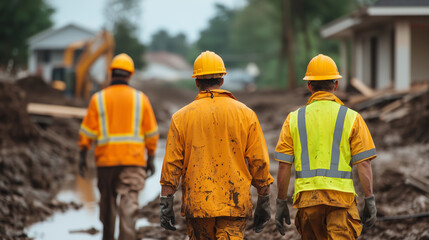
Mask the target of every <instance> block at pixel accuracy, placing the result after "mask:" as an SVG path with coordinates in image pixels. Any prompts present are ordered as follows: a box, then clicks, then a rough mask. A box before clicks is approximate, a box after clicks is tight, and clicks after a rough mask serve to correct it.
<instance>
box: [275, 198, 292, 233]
mask: <svg viewBox="0 0 429 240" xmlns="http://www.w3.org/2000/svg"><path fill="white" fill-rule="evenodd" d="M283 221H286V224H287V225H290V215H289V208H288V207H287V199H285V200H282V199H278V198H277V199H276V227H277V231H279V233H280V234H281V235H285V227H284V225H283Z"/></svg>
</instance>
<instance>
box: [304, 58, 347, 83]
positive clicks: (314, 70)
mask: <svg viewBox="0 0 429 240" xmlns="http://www.w3.org/2000/svg"><path fill="white" fill-rule="evenodd" d="M340 78H342V76H341V75H340V73H339V72H338V68H337V65H336V64H335V62H334V60H332V58H330V57H328V56H326V55H323V54H319V55H317V56H315V57H314V58H313V59H311V61H310V63H309V64H308V67H307V72H306V73H305V77H304V80H306V81H318V80H319V81H321V80H334V79H340Z"/></svg>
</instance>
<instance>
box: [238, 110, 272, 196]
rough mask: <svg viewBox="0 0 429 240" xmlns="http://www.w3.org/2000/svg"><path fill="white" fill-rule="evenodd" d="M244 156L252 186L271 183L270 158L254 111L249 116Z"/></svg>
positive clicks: (262, 185)
mask: <svg viewBox="0 0 429 240" xmlns="http://www.w3.org/2000/svg"><path fill="white" fill-rule="evenodd" d="M244 157H245V158H246V159H247V162H248V166H249V171H250V174H251V175H252V178H253V179H252V185H253V186H255V187H264V186H266V185H270V184H271V183H273V181H274V179H273V177H272V176H271V174H270V158H269V156H268V150H267V144H266V143H265V138H264V134H263V133H262V129H261V126H260V124H259V121H258V118H257V117H256V114H255V113H254V112H253V114H252V117H251V122H250V128H249V135H248V138H247V146H246V151H245V153H244Z"/></svg>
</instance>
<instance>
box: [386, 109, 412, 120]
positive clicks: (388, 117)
mask: <svg viewBox="0 0 429 240" xmlns="http://www.w3.org/2000/svg"><path fill="white" fill-rule="evenodd" d="M409 112H410V109H409V108H408V107H403V108H400V109H398V110H396V111H394V112H390V113H387V114H385V115H380V120H381V121H384V122H387V123H388V122H391V121H393V120H396V119H400V118H403V117H405V116H406V115H407V114H408V113H409Z"/></svg>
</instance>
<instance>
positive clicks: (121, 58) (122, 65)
mask: <svg viewBox="0 0 429 240" xmlns="http://www.w3.org/2000/svg"><path fill="white" fill-rule="evenodd" d="M113 69H121V70H125V71H128V72H130V73H131V74H134V61H133V59H131V57H130V56H128V54H126V53H121V54H119V55H116V56H115V57H114V58H113V60H112V64H110V71H112V70H113Z"/></svg>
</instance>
